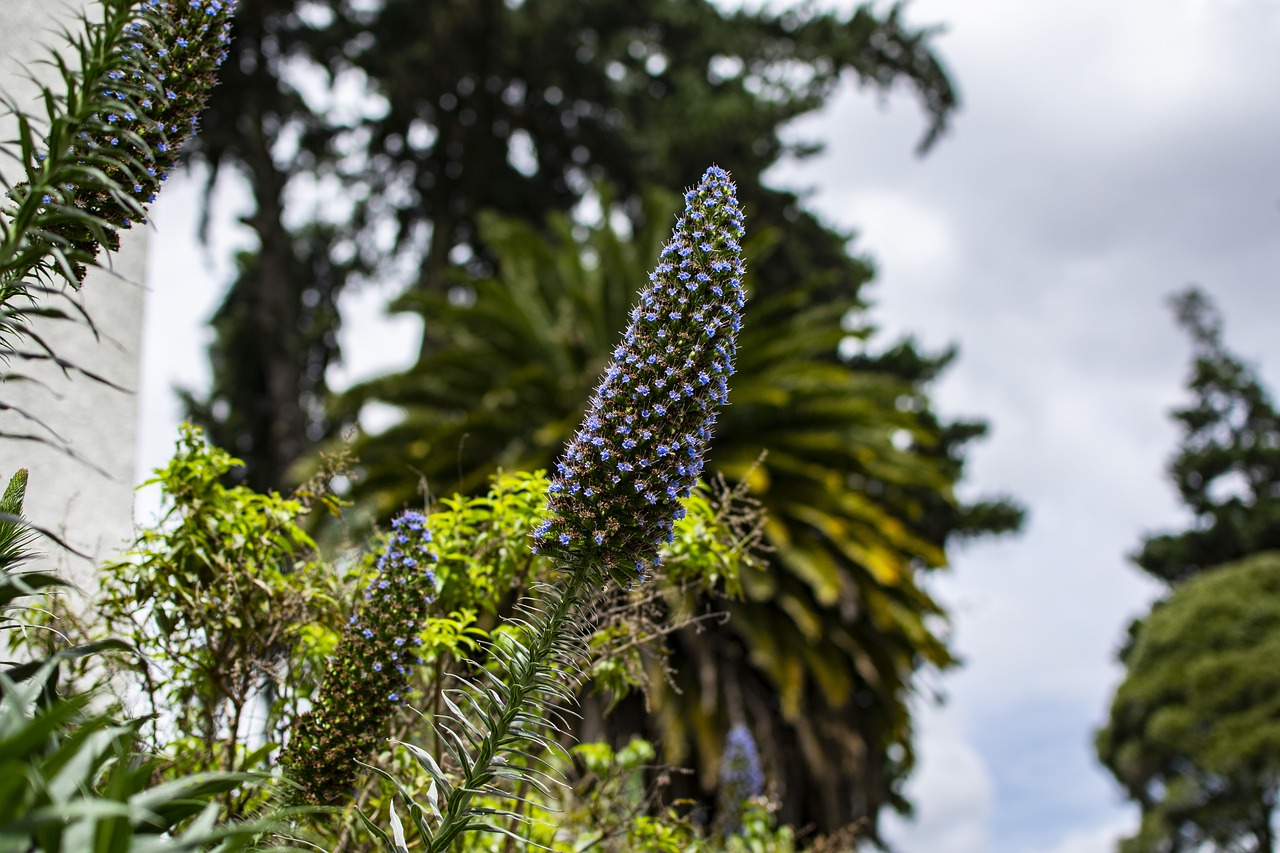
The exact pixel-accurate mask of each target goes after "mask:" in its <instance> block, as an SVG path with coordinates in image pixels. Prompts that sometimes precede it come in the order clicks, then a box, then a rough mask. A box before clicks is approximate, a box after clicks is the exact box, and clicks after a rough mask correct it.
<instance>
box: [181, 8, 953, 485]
mask: <svg viewBox="0 0 1280 853" xmlns="http://www.w3.org/2000/svg"><path fill="white" fill-rule="evenodd" d="M932 35H933V30H931V29H929V28H913V27H910V26H908V25H907V24H906V23H905V22H903V20H902V18H901V15H900V13H899V9H898V7H896V6H895V7H891V8H890V9H888V10H887V11H884V12H878V11H875V10H873V9H872V8H871V7H870V6H867V7H862V8H859V9H857V10H855V11H854V12H853V13H851V14H849V15H841V14H837V13H834V12H818V11H816V10H815V9H813V8H810V7H805V8H802V9H795V10H786V11H783V12H768V11H760V12H746V11H738V12H726V11H724V10H723V9H721V8H720V7H719V6H717V5H715V4H713V3H711V2H709V0H695V2H688V0H642V2H634V0H626V2H623V0H589V2H581V0H529V1H528V2H525V3H521V4H508V3H505V2H502V0H467V2H461V0H455V2H446V3H433V4H429V5H427V6H424V5H423V4H421V3H418V2H414V0H381V2H375V3H368V2H362V3H355V2H347V0H324V2H317V0H245V2H243V3H241V4H240V6H239V10H238V16H237V31H236V38H235V41H234V43H233V51H234V55H233V57H232V60H231V62H229V63H228V65H229V69H228V71H229V72H230V73H229V74H228V75H227V82H226V83H225V85H224V86H222V87H221V88H220V90H219V91H218V92H217V93H216V94H215V97H214V99H213V102H212V103H211V105H210V109H209V111H208V114H207V115H206V117H205V119H204V122H203V123H204V127H205V132H204V134H203V135H202V137H201V148H200V153H201V154H202V156H203V157H204V158H205V159H206V160H207V161H208V162H209V163H211V164H212V165H213V166H214V167H225V166H232V167H234V168H236V169H237V170H238V171H240V172H241V173H242V174H244V175H245V176H246V177H247V178H248V179H249V182H250V185H251V188H252V191H253V193H254V198H255V210H254V212H253V213H252V214H251V215H250V216H249V217H247V220H246V221H247V222H248V223H249V224H250V225H251V226H252V228H253V229H254V231H255V232H256V233H257V235H258V238H259V247H258V249H256V250H255V251H254V252H252V253H250V254H249V255H247V256H246V257H245V259H244V262H243V263H242V265H241V269H240V274H239V276H238V278H237V280H236V282H234V283H233V285H232V287H231V289H230V290H229V291H228V295H227V297H226V299H225V301H224V303H223V306H222V308H221V309H220V310H219V312H218V314H217V316H216V318H215V329H216V331H217V338H216V341H215V344H214V346H213V349H212V351H211V355H212V358H213V366H214V372H213V373H214V375H213V386H212V388H211V390H210V392H209V394H208V395H207V396H205V397H202V398H200V399H195V398H191V399H189V407H190V408H191V411H192V413H193V414H194V415H195V416H196V418H197V420H199V421H200V422H202V423H203V424H204V425H205V426H206V427H207V430H208V432H209V435H210V438H211V440H213V441H214V443H215V444H218V445H220V446H225V447H228V448H229V449H231V450H232V451H233V452H235V453H236V454H237V455H238V456H240V457H242V458H243V459H244V460H245V462H246V471H247V476H248V478H249V481H250V483H251V484H252V485H253V486H254V487H255V488H259V489H262V488H268V487H281V486H282V485H283V484H282V482H281V480H282V478H283V477H284V472H285V471H286V470H287V469H288V466H289V465H290V464H291V463H293V462H294V461H295V460H297V459H298V458H300V456H302V455H303V454H304V453H305V452H306V450H307V449H308V448H309V447H312V446H314V444H315V442H316V441H318V440H320V439H321V438H323V437H324V436H326V435H329V434H332V433H333V432H334V431H335V430H336V429H338V428H339V427H340V424H337V423H336V422H334V421H333V420H332V419H331V418H330V417H329V416H328V415H327V413H326V412H325V410H324V406H323V402H324V400H325V398H326V396H327V394H328V389H327V386H326V384H325V375H324V374H325V370H326V368H327V367H328V366H329V365H330V364H332V363H333V362H334V361H335V360H336V359H337V358H338V357H339V352H338V347H337V337H336V332H337V329H338V326H339V323H340V317H339V316H338V314H337V312H336V311H335V306H336V304H337V299H338V296H339V294H340V293H341V292H342V291H343V289H344V288H345V287H347V286H349V285H351V284H352V283H358V282H359V281H361V280H363V279H364V278H366V277H368V276H369V275H375V274H376V275H378V276H380V277H381V278H383V279H386V278H392V279H396V280H401V281H404V282H405V283H406V284H407V285H408V286H409V287H410V289H413V290H418V291H423V292H435V293H442V292H444V290H445V288H446V287H447V286H448V285H449V283H451V282H450V277H449V276H448V275H444V273H445V271H446V270H447V269H449V267H450V266H451V265H453V264H455V263H456V264H459V265H461V266H462V267H463V268H465V269H467V270H468V271H469V272H470V273H471V274H472V275H476V276H483V275H485V274H487V273H488V272H490V271H491V269H492V264H491V261H490V259H488V258H487V257H486V255H485V253H484V251H483V247H482V245H481V244H480V243H479V242H478V241H477V239H476V224H475V220H476V215H477V213H478V212H479V211H481V210H485V209H492V210H496V211H499V212H503V213H507V214H510V215H515V216H518V217H521V218H523V219H526V220H527V221H530V222H536V223H541V222H543V221H545V219H546V216H547V215H548V214H549V213H550V212H552V211H568V210H570V209H572V208H573V207H574V206H575V205H576V204H578V202H579V201H580V200H581V199H582V197H583V196H584V194H586V193H588V191H589V190H590V188H591V186H592V184H593V182H594V181H597V180H600V179H607V180H608V181H610V182H611V183H612V184H613V185H614V186H615V187H616V190H617V193H618V197H619V200H620V201H621V202H622V209H623V210H624V211H626V212H628V213H629V214H630V215H632V216H637V215H638V211H639V204H640V198H641V195H642V193H643V189H644V187H646V186H649V185H654V186H663V187H667V188H671V187H678V186H683V184H684V183H685V182H687V181H689V180H691V179H692V178H691V177H690V176H696V175H697V174H698V173H700V171H701V170H702V169H703V168H704V167H705V165H706V163H707V162H711V161H716V162H719V163H720V165H722V166H724V167H725V168H727V169H729V170H730V171H731V172H732V173H733V175H734V178H735V180H736V182H737V184H738V187H739V193H740V197H741V198H742V199H743V201H744V203H745V205H746V206H747V209H748V211H749V212H750V214H751V216H752V221H753V223H755V224H756V226H757V227H758V226H759V225H763V224H765V223H769V224H772V225H775V226H781V225H784V224H785V225H786V227H787V232H788V236H787V240H786V243H785V245H782V246H780V247H779V249H778V250H777V251H776V252H774V253H773V255H772V256H771V257H770V259H769V260H768V262H767V266H765V267H761V268H759V269H757V270H756V275H757V279H758V282H759V284H758V286H759V287H762V288H768V289H785V288H787V287H789V285H790V282H792V281H794V280H795V279H796V278H810V277H814V276H819V275H820V276H822V277H823V281H824V286H823V288H821V290H820V293H821V294H822V295H827V294H831V295H840V296H844V295H848V294H852V293H856V292H857V290H858V288H859V287H860V286H861V284H862V283H864V282H865V281H866V280H867V279H868V278H869V277H870V274H871V273H870V269H869V268H868V267H867V265H866V264H865V263H863V262H862V261H860V260H857V259H854V258H853V257H851V256H850V255H849V254H848V252H847V251H846V245H845V244H846V242H847V239H848V235H844V234H840V233H838V232H836V231H834V230H832V229H830V228H828V227H826V226H824V225H823V224H822V223H821V222H819V221H818V219H817V218H816V217H814V216H813V215H812V214H810V213H808V212H807V211H805V210H804V209H803V208H802V207H801V206H800V205H799V202H798V199H797V197H796V195H795V194H794V193H790V192H786V191H780V190H775V189H771V188H766V187H765V186H764V185H763V183H762V175H763V173H764V172H765V171H766V170H767V169H768V168H769V167H770V166H771V165H773V164H774V163H776V162H778V161H779V160H780V159H782V158H784V157H786V156H792V155H794V156H803V155H805V154H808V153H813V152H815V151H817V150H818V149H819V146H816V145H811V144H804V143H798V144H787V143H784V142H783V140H782V138H781V131H782V129H783V127H784V126H785V125H786V124H787V123H788V122H789V121H790V120H791V119H794V118H796V117H798V116H800V115H804V114H806V113H809V112H812V111H814V110H816V109H818V108H820V107H821V106H822V105H823V104H824V103H825V102H826V100H827V98H828V97H829V96H830V95H831V94H832V93H833V92H834V91H835V90H836V88H837V86H838V85H839V83H840V81H841V80H842V79H843V78H844V77H845V76H847V75H849V74H850V73H851V74H852V75H853V76H856V77H857V79H858V80H859V82H860V83H862V84H863V85H868V86H871V87H874V88H876V89H878V90H880V91H887V90H889V89H890V88H893V87H895V86H897V85H900V84H901V85H907V86H909V87H911V88H912V89H914V90H915V91H916V93H917V94H918V96H919V97H920V99H921V102H922V104H923V106H924V108H925V111H926V114H927V119H928V125H927V130H926V133H925V136H924V137H923V139H922V141H921V150H924V149H926V148H927V147H928V146H929V145H931V144H932V143H933V141H934V140H935V139H936V138H937V137H938V136H939V135H940V134H941V132H942V131H943V129H944V128H945V127H946V124H947V122H948V120H949V118H950V116H951V114H952V112H953V110H954V109H955V106H956V103H957V97H956V93H955V90H954V88H953V87H952V85H951V82H950V80H949V78H948V77H947V75H946V73H945V71H944V69H943V67H942V65H941V63H940V61H939V60H938V58H937V56H936V54H935V53H934V51H933V50H932V48H931V46H930V38H931V36H932ZM325 76H327V77H328V79H329V81H330V82H331V83H332V84H333V86H334V87H335V88H339V87H340V88H343V89H344V90H346V91H348V92H352V91H354V92H363V95H362V96H356V97H348V98H347V99H346V100H345V102H342V103H336V102H333V101H332V99H327V98H326V97H325V96H324V95H323V93H321V94H316V93H315V91H314V90H315V89H316V86H315V85H310V86H308V85H307V84H309V83H310V84H314V82H315V80H316V78H317V77H319V78H321V79H323V78H324V77H325ZM321 88H322V87H321ZM304 90H305V91H306V92H307V93H308V94H307V96H304V94H303V91H304ZM317 188H319V189H320V190H321V191H322V192H324V193H325V194H326V195H327V197H329V198H330V199H335V198H338V199H340V200H341V201H340V203H336V204H335V203H331V204H329V205H327V206H326V208H325V209H324V210H323V211H313V212H312V213H313V214H314V215H310V216H308V215H307V214H306V213H304V212H303V211H301V210H300V209H298V206H297V205H295V206H294V207H293V208H292V209H291V211H290V215H289V217H288V221H286V217H285V215H284V207H285V201H286V199H287V198H297V197H300V195H301V196H305V195H306V194H308V193H311V194H314V192H315V191H316V190H317ZM299 222H300V223H301V224H298V223H299ZM404 270H412V271H414V272H413V273H412V274H411V275H409V276H407V277H406V276H405V275H404V272H403V271H404ZM435 327H436V323H435V322H434V321H432V322H430V324H429V325H428V327H427V334H425V335H424V338H423V346H424V348H429V347H430V345H431V341H432V335H433V334H434V329H435Z"/></svg>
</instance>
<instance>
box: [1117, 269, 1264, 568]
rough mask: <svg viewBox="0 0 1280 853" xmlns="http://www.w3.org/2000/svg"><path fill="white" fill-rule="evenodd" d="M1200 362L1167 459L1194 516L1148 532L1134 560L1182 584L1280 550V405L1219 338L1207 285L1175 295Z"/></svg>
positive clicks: (1219, 326) (1218, 324) (1176, 307)
mask: <svg viewBox="0 0 1280 853" xmlns="http://www.w3.org/2000/svg"><path fill="white" fill-rule="evenodd" d="M1172 302H1173V307H1174V310H1175V311H1176V312H1177V316H1178V323H1179V324H1180V325H1181V326H1182V328H1183V329H1185V330H1186V332H1187V334H1188V335H1189V336H1190V337H1191V342H1192V345H1193V346H1194V347H1195V358H1194V361H1193V362H1192V367H1191V378H1190V381H1189V382H1188V383H1187V387H1188V389H1189V390H1190V391H1191V393H1192V401H1191V403H1190V405H1188V406H1185V407H1183V408H1180V409H1177V410H1175V411H1174V413H1173V417H1174V419H1175V420H1177V421H1178V423H1179V424H1181V425H1182V444H1181V446H1180V447H1179V448H1178V452H1177V453H1176V454H1175V455H1174V457H1173V460H1172V461H1171V462H1170V463H1169V474H1170V476H1171V477H1172V478H1173V482H1174V485H1175V486H1177V488H1178V494H1179V495H1181V497H1182V501H1183V503H1184V504H1186V506H1187V508H1188V509H1190V510H1191V512H1192V514H1193V515H1194V517H1195V520H1194V521H1193V522H1192V524H1191V525H1190V526H1189V527H1188V529H1187V530H1184V531H1181V532H1178V533H1164V534H1158V535H1153V536H1149V537H1147V539H1146V541H1144V542H1143V544H1142V548H1141V550H1140V551H1138V553H1137V554H1136V555H1135V556H1134V561H1135V562H1136V563H1137V564H1138V565H1139V566H1140V567H1141V568H1142V569H1143V570H1144V571H1146V572H1147V573H1148V574H1151V575H1154V576H1155V577H1157V578H1159V579H1161V580H1163V581H1164V582H1165V583H1169V584H1177V583H1179V582H1181V581H1184V580H1186V579H1187V578H1190V577H1192V576H1193V575H1195V574H1198V573H1199V572H1202V571H1204V570H1205V569H1207V568H1210V567H1211V566H1219V565H1222V564H1223V563H1227V562H1231V561H1232V560H1237V559H1239V558H1241V557H1244V556H1247V555H1249V554H1255V553H1257V552H1259V551H1263V550H1267V549H1276V548H1280V411H1277V410H1276V406H1275V403H1274V402H1273V401H1272V399H1271V395H1270V394H1269V393H1268V391H1267V389H1266V388H1265V387H1264V386H1263V385H1262V382H1261V380H1260V379H1259V378H1258V372H1257V370H1256V369H1254V368H1253V367H1252V366H1251V365H1249V364H1248V363H1246V362H1244V361H1242V360H1241V359H1240V358H1239V357H1237V356H1235V355H1233V354H1232V353H1231V352H1230V351H1228V350H1227V349H1226V347H1225V346H1224V345H1223V343H1222V317H1221V315H1220V314H1219V313H1218V311H1217V309H1216V308H1215V307H1214V305H1213V303H1212V302H1211V301H1210V299H1209V297H1208V296H1206V295H1205V294H1204V293H1203V292H1202V291H1200V290H1196V289H1191V290H1188V291H1186V292H1185V293H1182V294H1179V295H1178V296H1176V297H1174V299H1173V300H1172Z"/></svg>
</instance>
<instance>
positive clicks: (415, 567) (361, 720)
mask: <svg viewBox="0 0 1280 853" xmlns="http://www.w3.org/2000/svg"><path fill="white" fill-rule="evenodd" d="M430 542H431V532H430V531H429V530H428V529H427V519H426V516H424V515H423V514H422V513H420V512H407V513H405V514H404V515H402V516H400V517H399V518H397V519H396V520H395V521H394V522H392V524H391V536H390V537H389V539H388V540H387V544H386V547H385V548H384V549H383V551H382V553H381V554H380V555H379V556H378V561H377V564H376V565H377V572H376V574H374V576H373V578H372V579H371V580H370V582H369V585H368V586H367V587H366V590H365V594H364V603H363V605H362V606H361V608H360V613H359V614H358V615H356V616H352V617H351V621H350V622H349V623H348V625H347V627H346V630H345V631H344V632H343V637H342V640H341V641H340V643H339V645H338V648H337V650H336V651H335V653H334V656H333V660H332V661H331V662H330V664H329V669H328V671H327V673H326V675H325V681H324V684H323V685H321V687H320V692H319V694H318V695H317V697H316V700H315V703H314V707H313V709H312V710H311V711H310V712H308V713H307V714H304V715H303V716H302V717H299V718H298V722H297V723H296V724H295V727H294V732H293V738H292V740H291V741H290V743H289V748H288V752H287V754H286V756H285V762H284V763H285V764H286V765H287V766H288V767H289V768H290V773H291V775H292V776H293V778H294V779H295V781H297V782H298V783H299V784H300V785H301V787H302V791H301V794H300V797H299V798H300V799H302V800H303V801H305V802H310V803H328V802H334V801H336V800H337V799H338V798H340V797H341V796H343V795H344V794H345V793H346V792H347V791H348V790H349V789H350V787H351V786H352V784H354V779H355V774H356V771H357V769H358V766H357V764H356V762H357V761H359V760H362V759H364V758H365V757H366V756H367V755H368V753H369V752H370V751H371V750H372V749H373V747H374V746H376V745H377V743H378V742H379V741H380V740H382V739H383V738H384V737H385V728H386V722H387V718H388V716H389V715H390V713H391V710H392V708H393V707H395V706H396V705H399V704H402V703H403V702H404V701H405V695H404V694H405V691H406V689H407V688H408V684H409V676H410V674H411V672H412V668H413V667H414V666H417V665H418V664H420V663H421V662H422V659H421V658H420V657H419V656H418V655H419V652H420V650H421V639H420V636H419V633H420V632H421V630H422V626H423V624H424V620H425V618H426V614H427V605H429V604H430V603H431V602H432V600H434V598H435V574H434V573H433V571H432V569H431V567H432V566H433V565H434V564H435V561H436V555H435V554H434V553H433V552H432V551H431V549H430V545H429V543H430Z"/></svg>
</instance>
